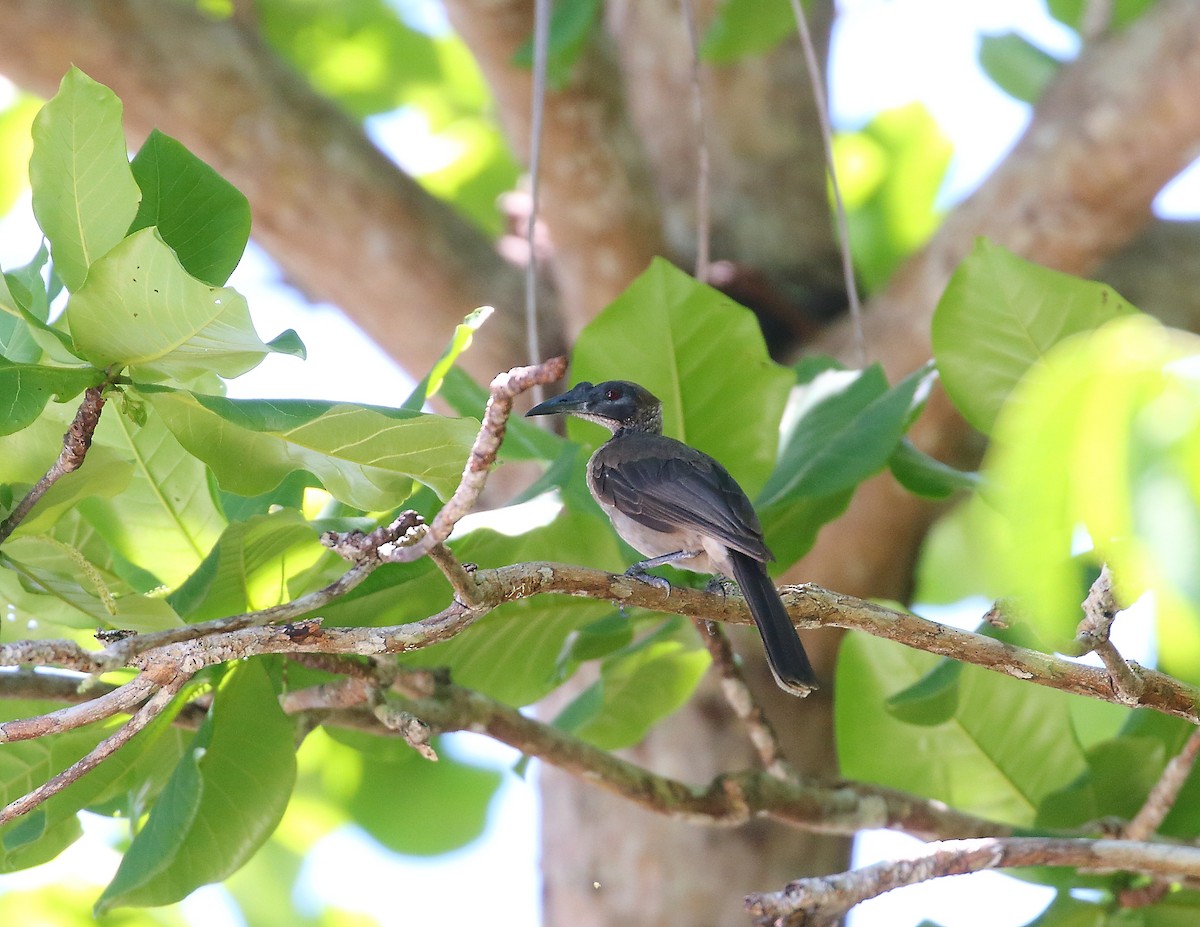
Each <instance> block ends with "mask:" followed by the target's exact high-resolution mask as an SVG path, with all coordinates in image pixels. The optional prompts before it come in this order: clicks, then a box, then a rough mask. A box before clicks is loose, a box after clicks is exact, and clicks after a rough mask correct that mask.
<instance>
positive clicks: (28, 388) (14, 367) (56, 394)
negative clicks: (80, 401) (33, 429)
mask: <svg viewBox="0 0 1200 927" xmlns="http://www.w3.org/2000/svg"><path fill="white" fill-rule="evenodd" d="M103 379H104V374H103V373H102V372H101V371H99V370H96V369H95V368H91V367H41V366H38V365H36V364H14V363H12V362H11V361H8V360H5V359H4V358H3V357H0V435H7V434H12V433H13V432H14V431H20V430H21V429H22V428H24V427H25V426H27V425H29V424H30V423H31V422H32V421H33V420H34V419H36V418H37V417H38V416H39V415H41V414H42V409H44V408H45V407H46V403H47V402H49V401H50V400H51V399H54V400H56V401H57V402H66V401H67V400H68V399H74V398H75V397H76V396H78V395H79V394H80V393H82V392H83V391H84V390H85V389H87V388H88V387H89V386H95V385H97V384H98V383H99V382H100V381H101V380H103Z"/></svg>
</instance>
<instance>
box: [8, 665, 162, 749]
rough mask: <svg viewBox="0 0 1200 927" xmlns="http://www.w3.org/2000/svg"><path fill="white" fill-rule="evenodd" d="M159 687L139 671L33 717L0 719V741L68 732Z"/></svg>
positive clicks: (135, 702)
mask: <svg viewBox="0 0 1200 927" xmlns="http://www.w3.org/2000/svg"><path fill="white" fill-rule="evenodd" d="M158 687H159V683H158V682H156V681H155V680H154V679H152V678H151V677H149V676H148V675H146V674H145V673H139V674H138V675H137V676H136V677H135V678H134V679H132V680H130V681H129V682H127V683H125V684H124V685H123V686H120V687H118V688H116V689H113V690H111V691H109V692H105V693H104V694H103V695H99V696H97V697H96V698H92V699H89V700H88V701H86V702H81V703H80V704H77V705H70V706H68V707H66V708H60V709H58V710H57V711H52V712H49V713H48V714H44V715H38V716H37V717H35V718H22V719H18V720H15V721H4V722H0V743H9V742H11V741H15V740H32V739H33V738H35V737H44V736H46V735H47V734H58V733H61V732H62V731H70V730H73V729H75V728H77V727H83V726H84V725H85V724H91V723H93V722H95V721H103V720H104V719H105V718H111V717H112V716H113V715H115V714H118V713H120V712H123V711H129V710H130V709H132V708H133V707H134V706H135V705H140V704H141V703H142V702H144V701H145V700H146V699H147V698H149V697H150V695H151V694H152V693H153V692H154V691H155V690H156V689H157V688H158Z"/></svg>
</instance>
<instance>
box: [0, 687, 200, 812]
mask: <svg viewBox="0 0 1200 927" xmlns="http://www.w3.org/2000/svg"><path fill="white" fill-rule="evenodd" d="M187 679H188V676H181V677H180V678H178V679H177V680H175V681H174V682H172V683H171V684H170V685H164V686H162V688H160V689H159V690H158V691H157V692H155V693H154V695H153V696H151V698H150V700H149V701H148V702H146V704H145V705H143V706H142V707H141V708H139V709H138V710H137V711H136V712H134V714H133V717H132V718H130V719H129V720H128V721H126V722H125V723H124V724H123V725H121V726H120V727H119V728H117V729H116V730H115V731H114V732H113V733H112V734H110V735H109V736H108V737H106V738H105V739H104V740H102V741H100V743H98V744H97V745H96V746H95V747H94V748H93V749H92V750H91V752H90V753H88V754H87V755H86V756H84V757H83V758H82V759H80V760H78V761H77V762H75V763H73V764H71V765H70V766H68V767H67V768H66V769H64V770H63V771H62V772H60V773H59V774H58V775H56V776H55V777H54V778H52V779H50V780H49V781H48V782H46V783H44V784H42V785H39V786H38V787H37V788H35V789H33V790H32V791H30V792H27V793H26V794H25V795H22V796H21V797H20V798H18V799H16V800H15V801H12V802H9V803H8V804H7V805H6V806H5V807H3V808H0V826H2V825H4V824H7V823H8V822H9V821H11V820H13V819H14V818H17V817H19V816H20V815H22V814H25V813H26V812H28V811H31V810H33V809H34V808H36V807H37V806H38V805H40V804H41V803H42V802H44V801H46V799H48V798H51V797H52V796H54V795H57V794H58V793H59V792H61V791H62V790H63V789H65V788H66V787H67V786H68V785H70V784H71V783H72V782H75V781H76V780H77V779H79V778H80V777H81V776H83V775H84V774H85V773H87V772H90V771H91V770H93V769H95V768H96V767H97V766H99V765H100V764H101V763H102V762H104V760H106V759H108V757H110V756H111V755H112V754H113V753H115V752H116V751H117V750H118V749H120V748H121V747H123V746H124V745H125V744H127V743H129V741H130V740H132V739H133V737H134V735H135V734H137V733H138V732H139V731H141V730H142V729H143V728H145V727H146V725H148V724H149V723H150V722H151V721H153V720H154V719H155V718H157V717H158V716H159V715H160V714H162V713H163V711H165V710H166V708H167V706H168V705H170V704H171V699H173V698H174V697H175V696H176V695H177V694H178V693H179V690H180V689H181V688H183V684H184V683H185V682H186V681H187ZM118 691H119V690H118Z"/></svg>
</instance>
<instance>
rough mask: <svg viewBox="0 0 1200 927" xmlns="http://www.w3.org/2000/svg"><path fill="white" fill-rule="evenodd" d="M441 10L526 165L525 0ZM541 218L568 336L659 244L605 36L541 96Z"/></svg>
mask: <svg viewBox="0 0 1200 927" xmlns="http://www.w3.org/2000/svg"><path fill="white" fill-rule="evenodd" d="M446 12H447V13H448V14H449V17H450V22H451V23H452V24H453V26H454V29H455V31H456V32H457V33H458V34H459V35H460V36H461V37H462V38H463V40H464V41H465V42H466V43H467V46H468V47H469V48H470V49H471V53H472V54H473V55H474V56H475V60H476V62H477V63H478V64H479V67H480V68H481V69H482V71H483V73H484V76H485V77H486V78H487V81H488V84H489V85H490V86H491V89H492V94H493V95H494V96H495V98H496V103H497V106H498V115H499V117H500V120H501V122H502V124H503V126H504V130H505V133H506V134H507V136H508V139H509V142H510V143H511V144H512V146H513V148H514V149H515V150H516V152H517V156H518V157H519V158H520V159H521V160H522V161H523V162H524V163H528V159H529V131H530V107H529V99H530V93H531V79H532V77H531V74H530V72H529V71H527V70H525V69H523V68H518V67H516V66H514V64H513V56H514V55H515V53H516V51H517V50H518V49H519V48H520V47H521V45H522V44H523V43H524V42H525V41H526V40H527V39H528V38H529V36H530V35H531V34H532V32H533V2H532V0H488V2H481V0H448V2H447V3H446ZM544 119H545V122H544V126H543V135H542V149H541V168H540V171H539V179H540V183H541V196H542V206H541V209H540V212H541V217H542V219H543V220H544V221H545V223H546V226H547V227H548V228H549V230H550V236H551V239H552V242H553V244H554V264H553V266H554V275H555V279H556V280H557V281H558V286H559V292H560V296H561V309H562V312H563V314H564V319H565V323H566V329H567V335H568V337H569V338H571V339H574V336H575V335H577V334H578V333H579V330H580V329H581V328H582V327H583V326H584V324H585V323H586V322H588V321H589V320H590V319H591V318H592V317H593V316H595V315H596V313H597V312H599V311H600V309H601V308H603V307H604V306H605V305H607V304H608V303H609V302H611V301H612V300H613V299H614V298H616V296H617V295H618V294H620V293H621V291H622V290H624V289H625V287H626V286H628V285H629V282H630V281H631V280H632V279H633V278H634V277H635V276H637V275H638V274H640V273H641V272H642V271H643V270H645V269H646V265H647V264H648V263H649V262H650V259H651V258H652V257H654V256H655V255H656V254H661V253H662V251H663V244H662V237H661V234H662V233H661V231H660V219H659V214H658V209H657V205H656V202H655V199H654V195H653V192H652V190H653V188H652V184H651V181H650V175H649V171H648V169H647V166H646V163H645V155H644V153H643V151H642V147H641V142H640V140H638V139H637V138H636V137H635V136H634V133H633V131H632V127H631V126H630V123H629V121H628V118H627V115H626V109H625V95H624V82H623V79H622V76H621V73H620V72H619V70H618V68H617V64H616V60H615V58H614V51H613V49H612V48H611V47H610V46H609V45H608V44H607V43H605V42H593V43H591V44H590V45H589V46H588V48H586V49H585V50H584V51H583V53H582V55H581V56H580V60H579V61H578V63H577V65H576V67H575V70H574V73H573V75H572V77H571V80H570V81H569V83H568V85H567V86H566V87H564V88H562V89H561V90H553V91H551V92H550V93H549V94H548V96H547V97H546V101H545V116H544Z"/></svg>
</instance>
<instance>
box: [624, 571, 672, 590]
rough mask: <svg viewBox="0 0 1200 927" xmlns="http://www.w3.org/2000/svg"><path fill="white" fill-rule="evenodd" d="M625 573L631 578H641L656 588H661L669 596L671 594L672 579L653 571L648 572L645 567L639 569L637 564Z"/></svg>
mask: <svg viewBox="0 0 1200 927" xmlns="http://www.w3.org/2000/svg"><path fill="white" fill-rule="evenodd" d="M625 575H626V576H628V577H630V578H631V579H638V580H641V581H642V582H643V583H646V584H647V585H650V586H653V587H654V588H655V589H661V590H662V591H663V592H665V593H666V594H667V595H668V596H669V595H670V594H671V583H670V581H668V580H666V579H663V578H662V577H661V576H655V575H654V574H653V573H647V572H646V571H645V570H643V569H639V568H638V566H637V565H634V566H631V567H630V568H629V569H628V570H626V571H625Z"/></svg>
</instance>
